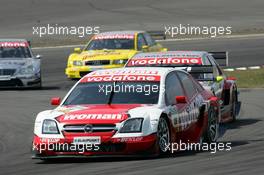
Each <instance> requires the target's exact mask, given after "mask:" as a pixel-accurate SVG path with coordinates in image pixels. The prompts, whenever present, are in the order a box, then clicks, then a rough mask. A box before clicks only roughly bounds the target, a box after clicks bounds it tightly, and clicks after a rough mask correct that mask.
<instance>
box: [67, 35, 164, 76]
mask: <svg viewBox="0 0 264 175" xmlns="http://www.w3.org/2000/svg"><path fill="white" fill-rule="evenodd" d="M157 35H159V34H158V33H153V35H151V33H148V32H145V31H113V32H104V33H100V34H97V35H95V36H93V37H92V39H91V40H90V41H89V42H88V44H87V45H86V46H85V47H84V49H83V50H81V48H75V49H74V53H72V54H71V55H70V56H69V58H68V63H67V68H66V70H65V73H66V75H67V76H68V78H71V79H74V78H81V77H82V76H84V75H86V74H87V73H89V72H92V71H94V70H98V69H110V68H119V67H123V66H124V65H125V63H126V62H127V60H128V59H129V58H131V57H132V56H134V55H135V54H136V53H138V52H154V51H166V50H167V49H166V48H163V47H162V46H161V45H160V44H158V43H156V42H155V40H154V39H153V38H152V37H151V36H153V37H155V36H157ZM160 35H161V36H162V33H160Z"/></svg>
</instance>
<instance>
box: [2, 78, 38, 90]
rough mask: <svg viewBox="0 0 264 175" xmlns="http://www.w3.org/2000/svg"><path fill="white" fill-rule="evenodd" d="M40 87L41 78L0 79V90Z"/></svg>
mask: <svg viewBox="0 0 264 175" xmlns="http://www.w3.org/2000/svg"><path fill="white" fill-rule="evenodd" d="M40 86H41V78H40V76H29V77H19V76H12V77H8V78H7V77H5V78H1V77H0V88H8V87H25V88H26V87H40Z"/></svg>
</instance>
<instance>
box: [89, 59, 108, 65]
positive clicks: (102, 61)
mask: <svg viewBox="0 0 264 175" xmlns="http://www.w3.org/2000/svg"><path fill="white" fill-rule="evenodd" d="M108 64H110V60H91V61H86V62H85V65H86V66H91V65H92V66H98V65H108Z"/></svg>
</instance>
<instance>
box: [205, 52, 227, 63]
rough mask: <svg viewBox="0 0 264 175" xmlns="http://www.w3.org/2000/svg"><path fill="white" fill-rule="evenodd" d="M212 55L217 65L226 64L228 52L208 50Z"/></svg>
mask: <svg viewBox="0 0 264 175" xmlns="http://www.w3.org/2000/svg"><path fill="white" fill-rule="evenodd" d="M208 53H209V54H210V55H212V56H213V57H214V59H215V60H216V62H217V63H218V64H219V66H228V52H208Z"/></svg>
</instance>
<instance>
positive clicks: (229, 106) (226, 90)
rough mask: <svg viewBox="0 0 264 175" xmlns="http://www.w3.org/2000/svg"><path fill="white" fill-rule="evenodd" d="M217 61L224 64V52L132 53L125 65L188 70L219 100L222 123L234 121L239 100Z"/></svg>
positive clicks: (225, 54) (226, 57) (228, 78)
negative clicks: (133, 54)
mask: <svg viewBox="0 0 264 175" xmlns="http://www.w3.org/2000/svg"><path fill="white" fill-rule="evenodd" d="M219 64H220V65H221V66H226V65H227V64H228V53H227V52H204V51H168V52H153V53H139V54H136V55H135V56H133V57H132V58H131V59H130V60H129V61H128V62H127V64H126V65H125V67H177V68H182V69H184V70H186V71H188V72H189V73H190V74H192V76H193V77H194V78H195V79H197V80H198V81H199V82H200V83H201V84H202V85H203V86H204V87H205V88H206V89H208V90H211V91H212V92H213V94H215V95H216V96H217V97H218V98H219V99H220V101H219V102H220V104H221V116H222V118H221V122H223V123H224V122H230V121H235V120H236V116H237V114H238V111H239V108H240V102H238V89H237V85H236V81H235V78H234V77H228V76H226V75H225V73H224V72H223V70H222V69H221V67H220V65H219Z"/></svg>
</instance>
